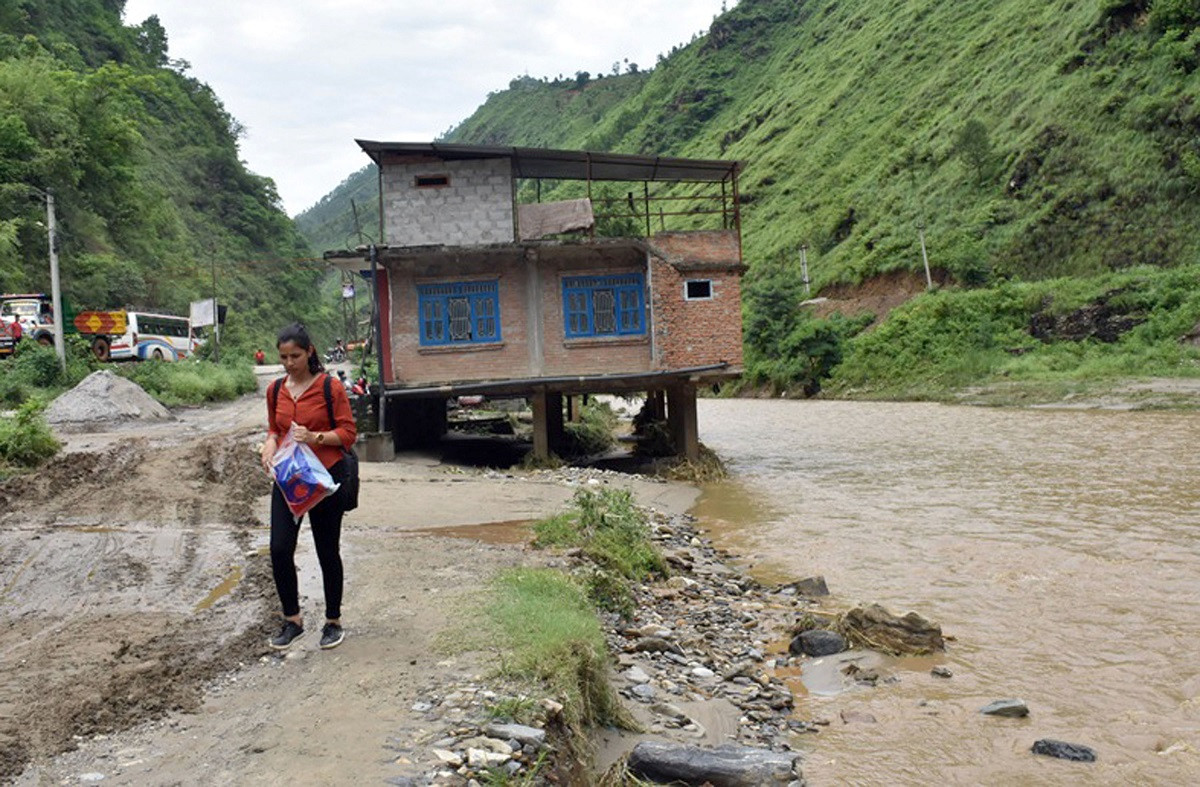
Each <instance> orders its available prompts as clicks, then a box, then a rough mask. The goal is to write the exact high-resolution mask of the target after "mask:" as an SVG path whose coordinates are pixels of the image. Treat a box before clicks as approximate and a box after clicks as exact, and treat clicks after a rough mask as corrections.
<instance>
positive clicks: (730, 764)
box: [629, 741, 801, 787]
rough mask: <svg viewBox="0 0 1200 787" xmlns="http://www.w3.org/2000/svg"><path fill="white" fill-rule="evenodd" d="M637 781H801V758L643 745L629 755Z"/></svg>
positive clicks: (733, 785)
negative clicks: (639, 779)
mask: <svg viewBox="0 0 1200 787" xmlns="http://www.w3.org/2000/svg"><path fill="white" fill-rule="evenodd" d="M629 770H630V771H631V772H632V773H633V774H634V775H635V776H637V777H639V778H642V779H648V780H651V781H655V782H662V783H680V784H687V785H702V784H711V785H713V787H758V786H759V785H773V784H775V785H782V784H790V783H792V782H793V781H797V780H799V779H800V778H801V773H800V755H798V754H796V753H794V752H773V751H768V750H766V749H754V748H750V747H748V746H736V745H732V744H727V745H724V746H719V747H717V748H715V749H707V748H701V747H699V746H683V745H680V744H675V743H663V742H660V741H643V742H641V743H639V744H638V745H637V746H635V747H634V749H633V751H632V752H631V753H630V755H629Z"/></svg>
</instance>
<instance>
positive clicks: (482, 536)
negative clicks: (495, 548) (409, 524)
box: [404, 519, 534, 544]
mask: <svg viewBox="0 0 1200 787" xmlns="http://www.w3.org/2000/svg"><path fill="white" fill-rule="evenodd" d="M533 523H534V520H532V519H509V520H505V521H503V522H485V523H483V524H480V525H454V526H452V527H425V528H421V529H420V530H406V531H404V535H422V536H443V537H446V538H469V539H471V540H472V541H482V542H483V543H485V544H524V543H526V542H528V541H529V539H530V538H531V537H532V535H533Z"/></svg>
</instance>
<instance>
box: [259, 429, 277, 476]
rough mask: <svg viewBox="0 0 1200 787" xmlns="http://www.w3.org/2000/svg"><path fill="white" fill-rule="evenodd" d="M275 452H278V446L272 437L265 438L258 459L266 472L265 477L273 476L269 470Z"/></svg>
mask: <svg viewBox="0 0 1200 787" xmlns="http://www.w3.org/2000/svg"><path fill="white" fill-rule="evenodd" d="M277 450H279V446H278V443H277V442H276V440H275V438H274V437H269V438H267V441H266V442H265V443H263V447H262V451H261V452H260V453H259V459H261V460H262V466H263V470H265V471H266V472H267V475H272V476H273V475H274V473H273V472H272V470H271V460H272V459H274V458H275V452H276V451H277Z"/></svg>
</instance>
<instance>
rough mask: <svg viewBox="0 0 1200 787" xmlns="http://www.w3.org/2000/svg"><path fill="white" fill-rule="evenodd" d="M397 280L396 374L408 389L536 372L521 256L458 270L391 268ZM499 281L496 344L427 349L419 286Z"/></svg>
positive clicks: (459, 265)
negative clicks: (422, 332) (532, 365)
mask: <svg viewBox="0 0 1200 787" xmlns="http://www.w3.org/2000/svg"><path fill="white" fill-rule="evenodd" d="M388 269H389V275H390V280H391V286H392V292H391V326H392V342H391V349H392V369H393V372H394V375H395V377H394V379H395V381H396V382H398V383H402V384H404V385H421V384H426V383H442V382H450V381H456V380H457V381H463V380H503V379H508V378H519V377H527V376H529V372H530V362H529V337H528V333H527V331H526V320H525V314H526V306H525V302H526V298H525V293H526V290H525V265H524V261H523V259H522V258H521V257H520V255H519V252H518V253H515V254H514V255H511V256H510V258H509V259H504V260H499V261H498V260H496V258H494V257H489V258H486V259H479V260H476V261H472V260H470V259H466V260H461V261H456V262H455V264H454V266H453V268H448V266H437V265H428V264H420V263H417V262H410V263H403V264H397V263H389V264H388ZM479 280H498V281H499V300H500V303H499V306H500V337H501V340H500V342H498V343H495V344H479V345H457V346H438V347H422V346H421V337H420V328H421V324H420V315H419V312H418V310H417V284H425V283H433V282H450V281H479Z"/></svg>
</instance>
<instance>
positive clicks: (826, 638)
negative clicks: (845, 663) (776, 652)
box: [788, 629, 846, 656]
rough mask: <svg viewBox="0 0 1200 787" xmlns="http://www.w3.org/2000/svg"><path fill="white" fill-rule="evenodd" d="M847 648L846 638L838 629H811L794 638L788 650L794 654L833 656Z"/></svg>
mask: <svg viewBox="0 0 1200 787" xmlns="http://www.w3.org/2000/svg"><path fill="white" fill-rule="evenodd" d="M845 649H846V640H845V639H844V638H843V637H842V635H841V634H838V633H837V632H836V631H826V630H825V629H809V630H808V631H802V632H800V633H799V634H797V635H796V637H795V638H793V639H792V644H791V645H789V646H788V652H790V653H791V654H792V655H793V656H800V655H804V656H832V655H833V654H834V653H841V652H842V651H843V650H845Z"/></svg>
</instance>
